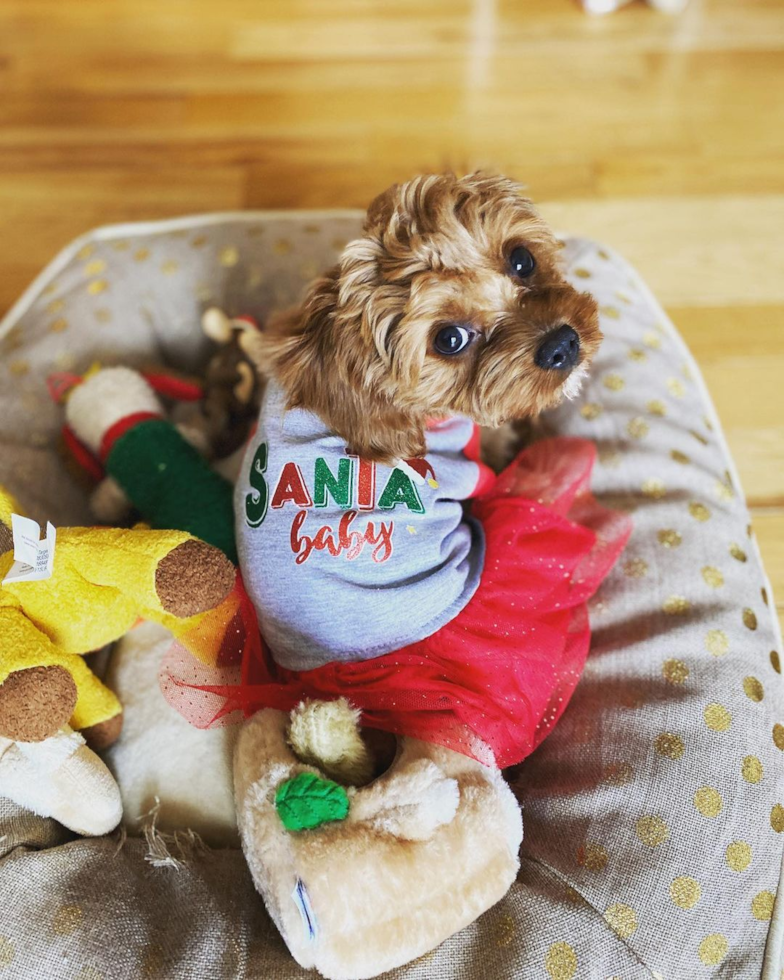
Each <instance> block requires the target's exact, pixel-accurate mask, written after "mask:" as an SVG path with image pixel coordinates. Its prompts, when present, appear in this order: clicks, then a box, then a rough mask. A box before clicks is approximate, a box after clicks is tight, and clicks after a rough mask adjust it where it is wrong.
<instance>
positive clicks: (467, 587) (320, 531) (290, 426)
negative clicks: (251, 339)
mask: <svg viewBox="0 0 784 980" xmlns="http://www.w3.org/2000/svg"><path fill="white" fill-rule="evenodd" d="M473 433H474V426H473V423H472V422H471V421H470V420H468V419H465V418H459V417H458V418H452V419H448V420H446V421H445V422H441V423H438V424H437V425H435V426H434V427H432V428H430V429H429V430H428V433H427V447H428V451H427V456H426V457H425V460H418V461H413V462H411V463H410V465H409V464H407V463H401V464H400V466H397V467H394V468H393V467H389V466H383V465H380V464H374V463H368V462H367V461H366V460H360V459H358V458H357V457H355V456H349V455H347V453H346V445H345V442H344V440H343V439H341V437H340V436H338V435H335V434H334V433H332V432H330V431H329V430H328V429H327V427H326V425H325V424H324V423H323V422H322V421H321V419H320V418H319V417H318V416H317V415H314V414H313V413H311V412H307V411H304V410H302V409H292V410H291V411H288V412H286V411H285V400H284V395H283V391H282V390H281V388H280V387H279V386H278V385H276V384H275V383H272V382H271V383H270V384H269V386H268V388H267V392H266V395H265V398H264V401H263V403H262V406H261V414H260V416H259V425H258V428H257V430H256V432H255V434H254V436H253V437H252V439H251V441H250V443H249V445H248V449H247V452H246V454H245V460H244V462H243V465H242V469H241V471H240V476H239V480H238V481H237V487H236V491H235V498H234V504H235V520H236V531H237V547H238V551H239V558H240V567H241V569H242V573H243V577H244V581H245V587H246V589H247V591H248V595H249V596H250V598H251V600H252V602H253V604H254V606H255V607H256V611H257V613H258V617H259V626H260V628H261V632H262V635H263V637H264V639H265V641H266V643H267V644H268V646H269V648H270V650H271V652H272V654H273V656H274V658H275V660H276V661H277V662H278V663H279V664H281V665H282V666H284V667H288V668H290V669H292V670H309V669H311V668H313V667H318V666H321V665H322V664H325V663H328V662H330V661H333V660H340V661H356V660H367V659H370V658H371V657H377V656H380V655H382V654H384V653H389V652H391V651H393V650H397V649H399V648H401V647H403V646H406V645H407V644H409V643H414V642H416V641H417V640H421V639H424V638H425V637H426V636H430V635H431V634H432V633H434V632H435V631H436V630H438V629H439V628H440V627H441V626H443V625H444V624H446V623H448V622H449V621H450V620H451V619H453V618H454V617H455V616H456V615H457V613H458V612H460V610H461V609H462V608H463V607H464V606H465V605H466V603H467V602H468V600H469V599H470V598H471V596H472V595H473V594H474V592H475V590H476V587H477V585H478V583H479V577H480V574H481V571H482V564H483V560H484V538H483V535H482V530H481V527H480V526H479V525H478V524H477V523H476V522H475V521H474V520H472V519H471V518H468V517H466V516H464V513H463V506H462V503H461V501H463V500H465V499H467V498H468V497H469V496H470V495H471V494H472V493H473V491H474V489H475V488H476V486H477V484H478V482H479V479H480V466H479V464H477V463H476V462H473V461H471V460H469V459H468V458H467V457H466V456H465V455H464V454H463V450H464V449H465V448H466V446H467V445H468V443H469V441H470V440H471V439H472V436H473Z"/></svg>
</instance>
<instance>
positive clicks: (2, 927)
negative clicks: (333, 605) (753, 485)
mask: <svg viewBox="0 0 784 980" xmlns="http://www.w3.org/2000/svg"><path fill="white" fill-rule="evenodd" d="M360 220H361V216H360V215H359V214H355V213H327V214H302V213H298V214H253V213H247V214H232V215H217V216H211V217H206V218H204V217H202V218H193V219H182V220H178V221H169V222H165V223H160V224H147V225H131V226H124V227H115V228H103V229H99V230H98V231H96V232H93V233H91V234H90V235H88V236H86V237H84V238H82V239H80V240H79V241H77V242H75V243H74V244H73V245H71V246H69V247H68V248H66V249H65V251H64V252H63V253H62V254H61V255H60V256H58V257H57V258H56V259H55V261H54V262H53V263H52V264H51V265H50V266H49V267H48V268H47V269H46V270H45V271H44V272H43V273H42V274H41V276H40V277H39V278H38V279H37V280H36V282H35V283H34V284H33V286H32V287H31V288H30V289H29V290H28V292H27V293H26V294H25V295H24V296H23V297H22V299H21V300H20V301H19V303H18V304H17V305H16V307H15V308H14V309H13V310H12V311H11V312H10V313H9V315H8V316H7V317H6V318H5V320H4V321H3V323H2V325H1V326H0V353H1V354H2V358H1V359H0V373H1V374H2V383H0V444H1V445H2V449H3V451H2V454H1V455H0V483H4V484H6V485H7V486H8V487H9V489H11V490H12V491H14V492H16V493H17V494H18V495H19V496H20V497H23V498H24V499H25V500H26V501H29V502H30V507H31V510H32V516H34V517H35V518H36V519H38V520H43V521H46V520H47V519H48V520H51V521H52V522H53V523H54V524H55V525H56V524H58V523H60V524H65V523H68V524H76V523H84V522H87V521H89V520H90V516H89V513H88V511H87V508H86V496H85V494H84V488H83V487H81V486H79V484H78V481H77V480H75V479H74V478H73V476H72V475H71V473H70V471H69V470H68V469H67V468H66V466H65V464H64V462H63V459H62V456H61V455H60V453H59V452H58V448H57V441H58V431H59V427H60V424H61V418H60V410H59V409H58V408H57V407H56V406H54V405H53V404H51V402H50V400H49V397H48V395H47V393H46V387H45V378H46V376H47V374H48V373H50V372H51V371H55V370H72V369H78V370H81V369H84V368H86V367H87V366H89V364H90V363H92V361H94V360H101V361H102V362H104V363H110V362H113V363H124V364H130V365H132V366H144V365H145V364H148V363H149V362H150V361H153V360H154V361H158V362H160V361H161V360H167V361H169V362H170V363H172V364H175V365H177V366H178V367H180V368H183V367H185V368H192V369H196V368H198V366H199V364H200V363H201V362H202V360H203V358H204V356H205V341H204V338H203V336H202V334H201V331H200V327H199V317H200V313H201V312H202V310H203V309H204V308H205V307H206V306H207V305H208V304H213V303H217V304H218V305H220V306H222V307H223V308H225V309H226V310H227V311H228V312H229V313H231V314H239V313H248V312H250V313H255V314H256V315H257V316H260V317H263V315H264V312H265V311H266V310H268V309H270V308H272V307H274V306H280V305H283V304H286V303H289V302H292V301H294V300H295V299H296V298H297V296H298V295H299V293H300V292H301V290H302V288H303V286H304V284H305V282H306V281H307V280H309V279H310V278H311V277H312V276H313V275H315V274H316V273H317V272H318V271H319V270H321V269H323V268H326V267H327V266H328V265H329V264H330V263H331V262H332V261H334V259H335V257H336V255H337V253H338V251H339V250H340V248H341V247H342V245H343V243H344V242H345V241H346V240H347V239H348V238H350V237H351V236H352V235H353V234H355V233H356V232H357V230H358V229H359V225H360ZM563 255H564V261H565V263H566V266H567V268H568V270H569V275H570V277H571V278H572V280H573V281H574V282H575V283H576V284H578V285H579V286H580V287H581V288H583V289H588V290H591V291H592V292H593V293H594V294H595V295H596V296H597V298H598V300H599V302H600V305H601V318H602V326H603V329H604V332H605V336H606V340H605V343H604V345H603V347H602V350H601V352H600V354H599V357H598V359H597V361H596V362H595V365H594V367H593V370H592V373H591V376H590V378H589V380H588V382H587V383H586V385H585V387H584V388H583V391H582V392H581V394H580V396H579V397H578V398H577V399H576V400H574V401H572V402H569V403H567V404H565V405H563V406H562V407H561V408H559V409H558V410H556V411H555V412H552V413H550V414H548V415H547V416H546V417H545V418H543V419H542V420H540V423H539V429H540V431H541V433H542V434H545V433H547V434H550V433H555V432H557V433H561V434H566V435H578V436H581V437H588V438H591V439H593V440H594V441H595V442H596V445H597V447H598V454H599V463H598V465H597V467H596V471H595V477H594V490H595V491H596V493H597V495H598V496H599V498H600V499H601V500H603V501H604V502H606V503H608V504H611V505H612V506H613V507H620V508H623V509H626V510H628V511H629V512H630V513H631V514H632V516H633V520H634V532H633V535H632V538H631V541H630V543H629V546H628V548H627V551H626V553H625V555H624V556H623V558H622V559H621V562H620V563H619V565H618V567H617V568H616V569H615V571H614V572H613V573H612V575H611V577H610V578H609V579H608V580H607V581H606V582H605V584H604V586H603V587H602V589H601V590H600V592H599V594H598V595H597V597H596V599H595V600H594V602H593V604H592V608H591V616H592V623H593V629H594V638H593V646H592V652H591V655H590V657H589V661H588V665H587V668H586V671H585V674H584V676H583V678H582V680H581V681H580V684H579V685H578V688H577V692H576V694H575V696H574V698H573V700H572V702H571V703H570V705H569V707H568V708H567V710H566V712H565V714H564V716H563V718H562V720H561V721H560V723H559V724H558V726H557V727H556V729H555V730H554V732H553V733H552V735H551V736H550V737H549V738H548V739H547V740H546V741H545V742H544V744H543V745H542V746H541V747H540V748H539V749H538V750H537V751H536V752H535V753H534V755H533V756H531V757H530V758H529V759H527V760H526V761H525V763H523V764H522V765H521V766H519V767H517V768H516V769H514V770H511V771H508V772H507V774H506V775H507V778H508V779H509V781H510V784H511V785H512V787H513V789H514V791H515V793H516V794H517V796H518V798H519V800H520V802H521V804H522V806H523V818H524V824H525V838H524V841H523V844H522V851H521V857H522V866H521V871H520V874H519V877H518V880H517V881H516V883H515V884H514V885H513V887H512V889H511V890H510V892H509V893H508V894H507V896H506V897H505V898H504V899H503V901H501V902H500V903H499V904H498V905H496V906H495V907H494V908H493V909H491V910H490V911H489V912H488V913H486V914H485V915H484V916H482V917H481V918H480V919H479V920H478V921H476V922H475V923H474V924H473V925H471V926H470V927H468V928H467V929H465V930H463V931H462V932H461V933H459V934H458V935H456V936H453V937H452V938H451V939H450V940H448V941H447V942H445V943H444V944H442V946H440V947H439V948H438V949H436V950H435V951H433V952H432V953H430V954H429V955H427V956H426V957H423V958H422V959H421V960H418V961H416V962H414V963H411V964H409V965H408V966H405V967H402V968H400V969H398V970H396V971H394V972H393V973H392V974H390V976H393V977H395V978H400V980H402V978H406V980H414V978H422V980H425V978H427V980H433V978H443V980H447V978H453V977H458V976H459V977H461V978H473V977H476V978H482V980H485V978H487V977H492V978H494V980H504V978H509V980H512V978H519V977H543V978H550V980H570V978H572V977H575V978H579V977H588V978H594V977H596V978H608V977H618V978H623V980H637V978H640V980H642V978H651V977H661V978H667V980H677V978H693V977H711V976H715V977H732V978H734V980H738V978H752V977H755V978H756V977H760V975H762V974H763V971H764V976H765V977H766V978H772V977H776V978H778V977H779V975H780V972H781V955H782V937H783V936H784V927H782V913H781V911H780V906H779V903H778V901H777V897H776V896H777V892H778V883H779V876H780V869H781V860H782V844H784V785H783V784H782V765H781V762H782V757H781V753H782V751H784V717H783V715H784V712H782V709H781V691H780V681H781V678H780V670H781V665H780V657H781V638H780V636H779V633H778V627H777V623H776V619H775V616H774V614H773V603H772V597H771V594H770V588H769V585H768V583H767V582H766V579H765V575H764V572H763V569H762V565H761V562H760V558H759V553H758V550H757V546H756V543H755V541H754V537H753V533H752V531H751V528H750V526H749V517H748V512H747V509H746V506H745V503H744V500H743V494H742V490H741V487H740V483H739V480H738V477H737V473H736V472H735V467H734V465H733V463H732V460H731V458H730V456H729V452H728V450H727V446H726V443H725V440H724V437H723V435H722V432H721V427H720V424H719V420H718V418H717V417H716V413H715V411H714V409H713V407H712V405H711V402H710V398H709V396H708V394H707V391H706V389H705V386H704V384H703V382H702V380H701V376H700V373H699V369H698V367H697V365H696V364H695V363H694V360H693V359H692V357H691V356H690V355H689V353H688V351H687V350H686V348H685V346H684V344H683V342H682V340H681V339H680V337H679V336H678V334H677V332H676V330H675V328H674V326H673V325H672V324H671V323H670V322H669V320H668V318H667V317H666V315H665V314H664V312H663V311H662V309H661V307H660V306H659V305H658V303H657V302H656V300H655V299H654V298H653V296H652V295H651V294H650V292H649V290H648V289H647V288H646V286H645V285H644V283H643V282H642V281H641V279H640V278H639V276H638V275H637V274H636V273H635V272H634V270H632V269H631V268H630V267H629V266H628V265H627V264H626V262H625V261H624V260H623V259H622V258H620V257H619V256H617V255H616V254H614V253H613V252H612V251H610V250H609V249H606V248H604V247H602V246H599V245H597V244H596V243H594V242H591V241H587V240H584V239H567V240H566V241H565V243H564V251H563ZM188 764H194V763H193V760H192V759H184V760H183V765H188ZM165 850H166V854H165V857H164V859H155V860H154V861H153V863H151V862H150V860H149V859H150V857H151V853H150V843H149V842H148V841H147V840H145V839H144V838H143V837H133V836H128V837H127V838H125V837H124V836H123V835H121V834H119V833H118V834H115V835H114V836H113V837H111V838H101V839H94V840H83V839H78V838H75V837H74V836H73V835H72V834H69V833H68V832H67V831H65V830H63V828H61V827H59V826H58V825H56V824H55V823H54V822H53V821H49V820H44V819H42V818H39V817H36V816H33V815H32V814H29V813H26V812H24V811H22V810H20V809H19V808H17V807H15V806H14V805H13V804H11V803H10V802H8V801H5V800H2V799H0V893H1V894H2V895H3V916H2V921H0V973H2V970H3V968H6V969H7V970H8V975H9V976H29V977H33V976H34V977H36V978H58V980H59V978H63V977H69V978H70V977H80V978H81V980H97V978H100V977H106V978H108V977H111V978H112V980H122V978H139V977H166V978H180V977H181V978H189V980H192V978H208V977H209V978H216V977H220V978H222V977H226V978H231V977H244V976H248V977H256V976H263V977H265V978H271V980H275V978H287V980H290V978H295V977H300V976H302V977H304V976H306V975H307V974H305V973H304V972H303V971H301V970H300V969H299V968H298V967H297V966H296V964H295V963H294V962H293V961H292V959H291V958H290V956H289V954H288V952H287V950H286V949H285V947H284V945H283V943H282V941H281V939H280V938H279V936H278V934H277V932H276V930H275V928H274V927H273V925H272V924H271V922H270V921H269V919H268V917H267V915H266V913H265V911H264V908H263V905H262V902H261V899H260V898H259V896H258V895H257V894H256V893H255V891H254V889H253V886H252V883H251V879H250V875H249V873H248V870H247V867H246V865H245V861H244V859H243V856H242V854H241V852H240V851H239V850H238V849H236V848H231V847H227V848H224V849H209V848H207V847H204V846H198V842H197V841H196V839H195V838H193V837H192V836H191V837H188V836H182V835H178V836H176V837H172V838H169V839H168V844H167V845H166V848H165ZM156 853H157V854H158V858H160V850H159V851H158V852H156ZM152 857H153V858H155V854H153V855H152Z"/></svg>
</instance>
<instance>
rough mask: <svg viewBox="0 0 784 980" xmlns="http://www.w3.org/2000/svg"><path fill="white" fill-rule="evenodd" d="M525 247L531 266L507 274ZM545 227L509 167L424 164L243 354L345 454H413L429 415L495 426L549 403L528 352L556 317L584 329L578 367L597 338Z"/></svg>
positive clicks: (591, 311) (554, 389)
mask: <svg viewBox="0 0 784 980" xmlns="http://www.w3.org/2000/svg"><path fill="white" fill-rule="evenodd" d="M519 245H524V246H525V247H526V248H528V249H529V251H530V252H531V253H532V254H533V256H534V257H535V259H536V263H537V265H536V270H535V272H534V274H533V276H531V277H530V278H528V279H526V280H523V281H518V280H516V279H515V278H513V277H512V276H511V275H510V274H509V270H508V257H509V253H510V252H511V250H512V249H513V248H515V247H516V246H519ZM558 253H559V244H558V241H557V240H556V238H555V237H554V235H553V233H552V232H551V231H550V229H549V228H548V227H547V225H546V224H545V223H544V221H543V220H542V219H541V218H540V217H539V215H538V214H537V213H536V211H535V210H534V207H533V205H532V204H531V202H530V201H529V200H527V199H525V198H524V197H522V196H521V193H520V187H519V186H518V185H517V184H515V183H514V182H513V181H511V180H509V179H508V178H506V177H500V176H490V175H487V174H482V173H476V174H470V175H469V176H466V177H459V178H458V177H456V176H454V175H453V174H441V175H434V174H431V175H425V176H421V177H417V178H415V179H414V180H411V181H409V182H407V183H405V184H401V185H395V186H393V187H391V188H390V189H389V190H387V191H385V192H384V193H383V194H381V195H380V196H379V197H378V198H376V200H375V201H374V202H373V203H372V204H371V205H370V208H369V209H368V213H367V218H366V221H365V226H364V233H363V235H362V237H360V238H358V239H356V240H355V241H352V242H349V244H348V245H347V246H346V248H345V250H344V252H343V254H342V255H341V257H340V261H339V263H338V265H337V266H335V268H334V269H332V270H331V271H330V272H328V273H327V274H326V275H325V276H324V277H323V278H321V279H317V280H316V281H315V282H314V283H313V284H312V285H311V286H310V288H309V290H308V293H307V296H306V299H305V301H304V303H303V304H302V306H301V307H299V308H297V309H295V310H292V311H289V312H288V313H285V314H281V315H279V316H277V317H273V318H272V319H271V320H270V321H269V323H268V324H267V326H266V328H265V330H264V332H263V333H262V334H258V335H257V336H256V337H255V338H253V342H252V343H251V344H249V346H248V354H249V356H251V357H252V358H253V359H254V361H255V362H256V363H257V365H258V366H259V368H260V370H261V371H262V373H265V374H268V375H272V376H274V377H276V378H277V380H278V381H279V382H280V383H281V384H282V386H283V388H284V390H285V391H286V394H287V396H288V403H289V407H292V408H293V407H301V408H306V409H309V410H310V411H312V412H315V413H316V414H317V415H319V416H320V417H321V418H322V419H323V420H324V421H325V422H326V423H327V424H328V425H329V426H330V428H331V429H332V430H333V431H335V432H337V433H338V434H339V435H341V436H342V437H343V438H344V439H345V440H346V442H347V445H348V448H349V450H350V451H351V452H353V453H355V454H357V455H359V456H362V457H364V458H366V459H371V460H375V461H377V462H383V463H392V462H394V461H395V460H399V459H407V458H411V457H416V456H421V455H423V454H424V452H425V426H426V424H427V420H428V419H429V418H434V417H442V416H447V415H453V414H462V415H466V416H468V417H469V418H472V419H473V420H474V421H476V422H478V423H480V424H481V425H489V426H499V425H501V424H503V423H504V422H506V421H508V420H512V419H520V418H526V417H529V416H533V415H536V414H538V413H539V412H541V411H542V410H543V409H544V408H547V407H549V406H551V405H554V404H555V403H557V402H558V401H559V400H560V398H561V396H562V393H563V385H564V381H565V378H564V374H563V373H562V372H558V371H544V370H542V369H540V368H538V367H537V366H536V365H535V363H534V353H535V351H536V349H537V347H538V345H539V343H540V342H541V339H542V337H543V336H544V335H545V334H546V333H547V332H548V331H550V330H552V329H553V328H555V327H558V326H560V325H561V324H564V323H566V324H569V325H570V326H572V327H573V328H574V329H575V330H576V331H577V333H578V334H579V337H580V342H581V351H582V357H581V365H583V364H587V363H588V362H589V361H590V359H591V358H592V357H593V355H594V354H595V352H596V350H597V348H598V346H599V343H600V340H601V333H600V331H599V326H598V321H597V310H596V304H595V302H594V300H593V299H592V298H591V297H590V296H588V295H587V294H585V293H579V292H577V291H576V290H575V289H574V288H573V287H572V286H570V285H569V284H568V283H567V282H566V281H565V280H564V278H563V276H562V274H561V271H560V269H559V262H558ZM450 323H458V324H461V325H465V326H470V327H471V328H473V329H474V330H475V331H477V334H478V336H477V338H476V340H475V341H474V342H473V343H472V344H471V345H470V346H469V347H468V348H467V350H466V351H465V352H464V353H461V354H457V355H453V356H444V355H440V354H438V353H437V352H436V351H435V350H434V348H433V340H434V337H435V335H436V333H437V332H438V330H439V329H440V328H441V327H443V326H444V325H446V324H450Z"/></svg>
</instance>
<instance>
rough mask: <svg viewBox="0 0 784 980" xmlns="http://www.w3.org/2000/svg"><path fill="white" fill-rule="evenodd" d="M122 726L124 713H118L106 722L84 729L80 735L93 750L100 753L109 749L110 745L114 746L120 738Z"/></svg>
mask: <svg viewBox="0 0 784 980" xmlns="http://www.w3.org/2000/svg"><path fill="white" fill-rule="evenodd" d="M122 726H123V713H122V711H118V712H117V714H116V715H114V716H113V717H112V718H107V719H106V721H99V722H98V723H97V724H95V725H90V726H89V727H88V728H83V729H82V730H81V732H80V734H81V735H82V737H83V738H84V740H85V742H87V744H88V745H89V746H90V748H91V749H93V750H95V751H96V752H100V751H101V750H102V749H108V748H109V746H110V745H114V743H115V742H116V741H117V739H118V738H119V737H120V732H121V731H122Z"/></svg>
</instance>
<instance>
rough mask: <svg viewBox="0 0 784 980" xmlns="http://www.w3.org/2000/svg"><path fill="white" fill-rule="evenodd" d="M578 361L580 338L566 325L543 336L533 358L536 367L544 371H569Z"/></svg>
mask: <svg viewBox="0 0 784 980" xmlns="http://www.w3.org/2000/svg"><path fill="white" fill-rule="evenodd" d="M579 359H580V338H579V337H578V335H577V331H576V330H573V329H572V328H571V327H570V326H569V325H568V324H566V323H564V324H563V325H562V326H560V327H556V328H555V330H551V331H550V333H548V334H547V335H546V336H545V338H544V340H543V341H542V342H541V344H540V345H539V349H538V350H537V352H536V355H535V356H534V361H536V364H537V366H538V367H540V368H543V369H544V370H545V371H571V369H572V368H573V367H574V366H575V364H576V363H577V361H578V360H579Z"/></svg>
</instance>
